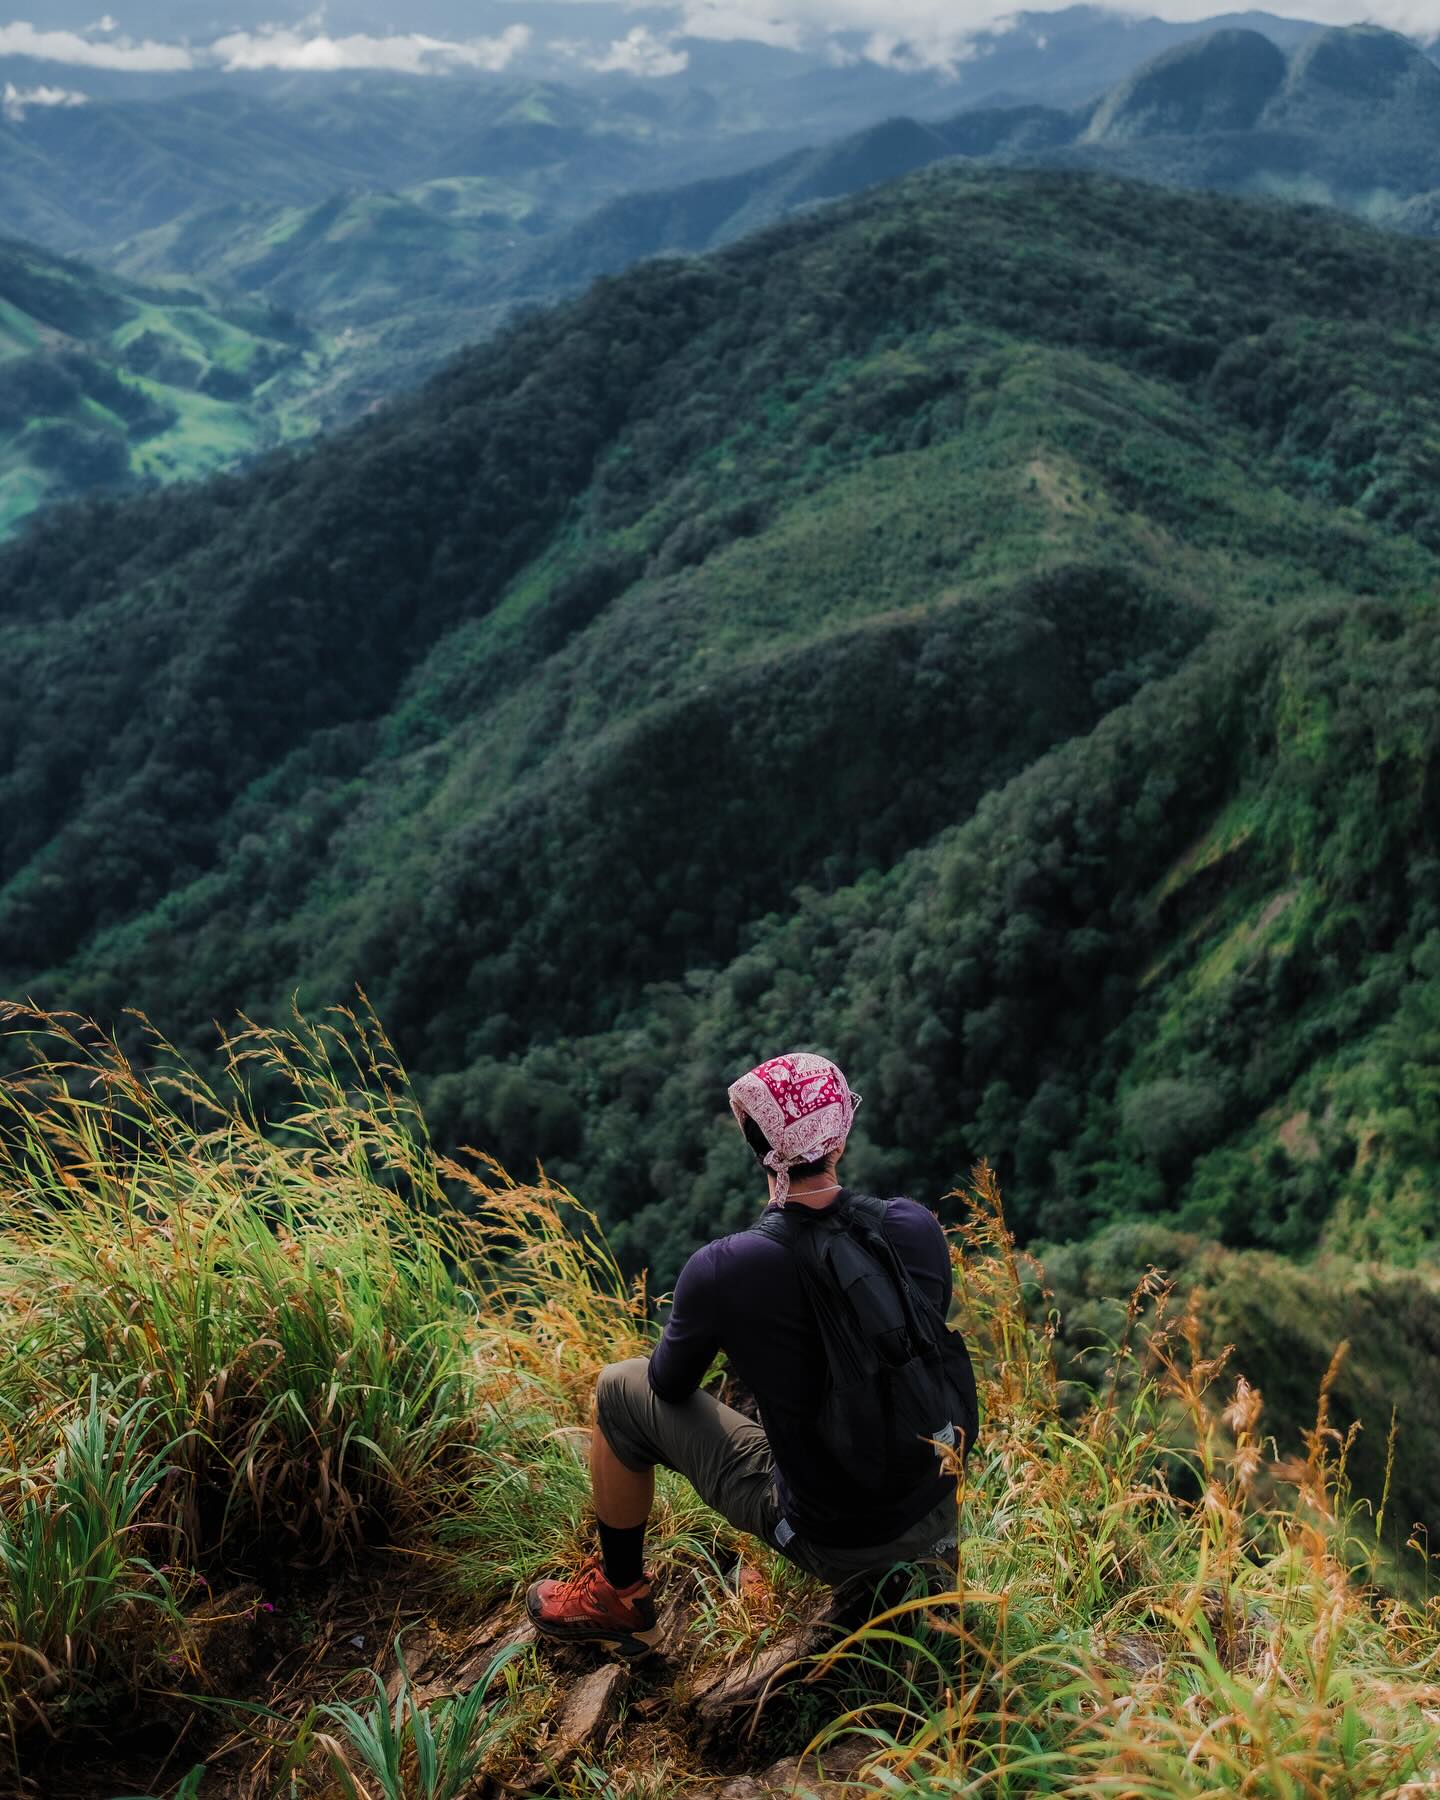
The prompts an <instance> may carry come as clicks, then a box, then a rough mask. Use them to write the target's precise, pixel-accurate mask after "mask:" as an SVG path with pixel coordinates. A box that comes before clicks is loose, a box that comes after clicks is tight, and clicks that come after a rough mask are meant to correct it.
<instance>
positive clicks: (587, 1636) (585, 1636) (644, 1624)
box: [525, 1562, 660, 1659]
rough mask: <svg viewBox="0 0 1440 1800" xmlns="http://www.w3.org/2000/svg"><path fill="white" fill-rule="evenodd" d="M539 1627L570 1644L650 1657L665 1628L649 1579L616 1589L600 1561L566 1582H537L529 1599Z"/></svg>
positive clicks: (549, 1635) (643, 1576)
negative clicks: (659, 1620)
mask: <svg viewBox="0 0 1440 1800" xmlns="http://www.w3.org/2000/svg"><path fill="white" fill-rule="evenodd" d="M525 1610H526V1611H527V1612H528V1613H529V1614H530V1617H531V1619H532V1620H533V1622H534V1625H535V1629H536V1630H537V1631H538V1632H541V1633H542V1634H543V1635H544V1636H545V1637H548V1638H555V1639H557V1640H558V1641H559V1642H561V1643H566V1644H601V1645H604V1646H605V1647H606V1648H607V1649H611V1650H616V1651H618V1652H619V1653H620V1655H621V1656H624V1657H629V1658H632V1659H633V1658H635V1657H640V1656H647V1655H648V1654H649V1653H650V1651H652V1650H653V1649H654V1648H655V1641H656V1639H657V1638H658V1637H659V1635H660V1628H659V1626H658V1625H657V1624H656V1623H655V1602H654V1600H653V1599H652V1598H651V1592H650V1577H649V1576H648V1575H642V1576H641V1577H640V1579H639V1581H637V1582H635V1583H633V1584H632V1585H631V1586H630V1587H627V1588H617V1587H612V1586H611V1584H610V1583H609V1582H608V1581H607V1580H606V1579H605V1571H604V1569H602V1568H601V1566H600V1564H599V1563H598V1562H590V1563H586V1564H585V1566H584V1568H583V1569H581V1570H579V1571H578V1572H577V1573H576V1574H574V1575H571V1576H568V1577H567V1578H566V1579H565V1580H563V1581H537V1582H536V1583H535V1584H534V1586H533V1587H532V1588H531V1589H530V1592H529V1593H528V1594H527V1595H526V1596H525Z"/></svg>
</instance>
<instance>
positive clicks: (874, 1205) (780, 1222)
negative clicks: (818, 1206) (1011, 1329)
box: [751, 1194, 980, 1495]
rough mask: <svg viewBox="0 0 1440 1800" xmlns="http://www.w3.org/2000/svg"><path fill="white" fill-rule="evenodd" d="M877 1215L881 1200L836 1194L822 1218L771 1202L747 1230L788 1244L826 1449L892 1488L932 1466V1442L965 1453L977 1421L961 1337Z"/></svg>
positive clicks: (853, 1473)
mask: <svg viewBox="0 0 1440 1800" xmlns="http://www.w3.org/2000/svg"><path fill="white" fill-rule="evenodd" d="M884 1221H885V1202H884V1201H883V1200H876V1199H871V1198H869V1197H868V1196H864V1195H858V1194H843V1195H842V1196H841V1198H840V1202H839V1204H838V1206H837V1207H836V1208H835V1210H834V1212H832V1213H827V1214H826V1215H825V1216H823V1217H820V1216H818V1215H815V1214H811V1215H809V1216H808V1217H807V1216H805V1215H803V1214H800V1213H796V1212H783V1211H779V1210H772V1211H770V1212H767V1213H765V1214H764V1216H763V1217H762V1218H760V1219H759V1220H757V1222H756V1223H755V1225H754V1226H752V1227H751V1229H752V1230H754V1231H758V1232H759V1233H760V1234H761V1236H762V1237H768V1238H773V1239H774V1241H775V1242H776V1243H777V1244H784V1245H785V1246H786V1248H787V1249H789V1250H790V1251H792V1252H793V1253H794V1256H795V1259H796V1261H797V1263H798V1264H799V1270H800V1279H801V1283H802V1285H803V1287H804V1289H805V1294H806V1297H807V1299H808V1300H809V1301H810V1304H811V1306H812V1307H813V1308H814V1311H815V1322H816V1324H817V1326H818V1327H819V1330H820V1337H821V1341H822V1343H823V1344H824V1347H825V1360H826V1364H827V1371H828V1373H827V1380H826V1386H825V1393H824V1397H823V1398H822V1400H821V1404H820V1411H819V1414H818V1416H817V1419H816V1425H817V1427H818V1430H819V1433H820V1437H821V1439H822V1441H823V1442H824V1444H825V1447H826V1448H827V1449H828V1450H829V1451H830V1453H831V1454H832V1455H833V1456H834V1458H835V1460H836V1462H837V1463H838V1464H839V1465H840V1467H841V1469H842V1470H843V1471H844V1473H845V1474H846V1475H847V1476H848V1477H849V1478H850V1479H851V1480H852V1481H853V1482H854V1483H855V1484H856V1486H857V1487H859V1488H862V1489H864V1490H865V1491H866V1492H868V1493H874V1494H887V1495H893V1494H898V1493H902V1492H906V1491H908V1490H910V1489H913V1488H917V1487H920V1486H921V1485H922V1484H923V1483H924V1482H926V1481H927V1480H930V1479H931V1478H932V1477H934V1476H935V1475H936V1474H938V1473H939V1460H938V1459H939V1455H940V1453H939V1451H937V1450H936V1448H935V1445H936V1444H945V1445H948V1446H951V1447H954V1448H956V1449H958V1451H959V1453H960V1455H961V1457H962V1459H963V1458H966V1457H968V1456H969V1454H970V1451H971V1450H972V1449H973V1447H974V1444H975V1434H976V1430H977V1428H978V1426H979V1423H980V1419H979V1407H978V1404H977V1401H976V1397H975V1371H974V1370H973V1369H972V1368H971V1366H970V1353H969V1351H968V1350H967V1349H966V1348H965V1340H964V1338H962V1337H961V1335H960V1333H959V1332H958V1331H952V1330H950V1328H949V1327H948V1326H947V1325H946V1323H945V1321H944V1319H943V1318H942V1317H941V1315H940V1313H939V1311H938V1310H937V1309H936V1308H935V1307H934V1306H933V1305H932V1304H931V1303H930V1301H929V1300H928V1299H926V1297H925V1296H924V1295H923V1294H922V1293H920V1292H919V1290H918V1289H917V1288H916V1287H915V1285H914V1284H913V1283H912V1281H911V1280H910V1277H909V1275H908V1274H907V1273H906V1270H905V1265H904V1264H903V1263H902V1262H901V1261H900V1258H899V1257H898V1256H897V1255H896V1253H895V1247H894V1245H893V1244H892V1243H891V1242H890V1240H889V1238H887V1237H886V1235H885V1232H884V1229H883V1226H884Z"/></svg>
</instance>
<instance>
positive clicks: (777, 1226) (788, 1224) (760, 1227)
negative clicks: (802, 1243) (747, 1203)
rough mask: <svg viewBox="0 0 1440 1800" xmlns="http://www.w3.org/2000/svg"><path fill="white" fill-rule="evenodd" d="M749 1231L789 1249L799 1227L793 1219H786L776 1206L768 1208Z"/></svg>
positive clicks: (792, 1244)
mask: <svg viewBox="0 0 1440 1800" xmlns="http://www.w3.org/2000/svg"><path fill="white" fill-rule="evenodd" d="M750 1229H751V1231H753V1232H756V1233H758V1235H759V1236H761V1237H767V1238H771V1239H773V1241H774V1242H775V1243H777V1244H784V1245H785V1246H786V1247H787V1248H791V1247H793V1246H794V1243H795V1234H796V1232H797V1231H798V1230H799V1226H798V1224H797V1223H796V1221H795V1220H794V1219H791V1218H788V1217H787V1216H786V1215H785V1214H784V1213H783V1212H782V1211H781V1210H780V1208H779V1207H778V1206H770V1207H767V1208H766V1209H765V1211H764V1212H763V1213H761V1215H760V1217H759V1218H758V1219H757V1220H756V1221H755V1223H754V1224H753V1225H752V1226H751V1227H750Z"/></svg>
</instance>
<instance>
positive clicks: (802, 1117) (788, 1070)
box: [729, 1053, 860, 1206]
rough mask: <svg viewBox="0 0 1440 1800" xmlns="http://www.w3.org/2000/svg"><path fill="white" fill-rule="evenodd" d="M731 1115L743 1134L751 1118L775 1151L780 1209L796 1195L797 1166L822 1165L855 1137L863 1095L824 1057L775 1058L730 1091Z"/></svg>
mask: <svg viewBox="0 0 1440 1800" xmlns="http://www.w3.org/2000/svg"><path fill="white" fill-rule="evenodd" d="M729 1093H730V1110H731V1112H733V1113H734V1115H735V1123H736V1124H737V1125H739V1126H740V1128H741V1129H742V1130H743V1129H744V1126H745V1120H746V1117H747V1116H748V1117H749V1118H752V1119H753V1120H754V1121H755V1123H756V1124H757V1125H758V1126H759V1127H760V1129H761V1131H762V1132H764V1134H765V1141H766V1142H767V1143H768V1144H769V1146H770V1148H769V1150H768V1151H767V1152H766V1156H765V1167H766V1168H767V1169H769V1170H771V1171H772V1172H773V1173H774V1176H775V1204H776V1205H777V1206H783V1205H784V1204H785V1201H786V1198H787V1197H788V1195H789V1193H790V1170H791V1169H792V1168H793V1167H794V1165H795V1164H796V1163H802V1162H820V1161H822V1160H823V1158H825V1157H826V1156H828V1155H829V1154H830V1152H831V1151H832V1150H838V1149H839V1148H840V1146H841V1145H842V1144H843V1143H844V1142H845V1140H846V1138H847V1137H848V1136H849V1135H850V1122H851V1120H852V1119H853V1118H854V1117H855V1108H856V1107H857V1106H858V1105H859V1104H860V1096H859V1095H858V1094H852V1093H851V1091H850V1088H849V1085H848V1084H847V1082H846V1080H845V1077H844V1076H843V1075H842V1074H841V1073H840V1071H839V1070H838V1069H837V1068H836V1067H835V1065H834V1063H832V1062H829V1061H828V1060H827V1059H826V1058H825V1057H823V1056H811V1055H808V1054H805V1053H797V1054H796V1055H794V1056H774V1057H772V1058H771V1059H770V1061H769V1062H763V1063H761V1064H760V1066H759V1067H758V1068H755V1069H751V1071H750V1073H749V1074H748V1075H742V1076H741V1077H740V1079H739V1080H738V1081H736V1082H733V1083H732V1084H731V1086H730V1090H729Z"/></svg>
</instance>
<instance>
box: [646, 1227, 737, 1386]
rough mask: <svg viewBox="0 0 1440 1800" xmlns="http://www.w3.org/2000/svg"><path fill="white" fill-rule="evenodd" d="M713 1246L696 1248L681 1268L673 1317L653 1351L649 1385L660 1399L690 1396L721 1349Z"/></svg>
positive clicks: (671, 1306) (671, 1315)
mask: <svg viewBox="0 0 1440 1800" xmlns="http://www.w3.org/2000/svg"><path fill="white" fill-rule="evenodd" d="M714 1293H715V1279H714V1268H713V1253H712V1246H710V1245H708V1244H707V1245H706V1246H705V1248H704V1249H702V1250H697V1251H696V1252H695V1254H694V1255H693V1256H692V1257H691V1258H690V1260H689V1262H687V1263H686V1265H685V1267H684V1268H683V1269H682V1270H681V1271H680V1279H679V1280H678V1281H677V1282H676V1283H675V1294H674V1298H673V1300H672V1302H671V1305H670V1317H669V1318H668V1319H667V1320H666V1321H665V1330H664V1332H663V1333H662V1334H661V1337H660V1342H659V1343H658V1344H657V1345H656V1346H655V1348H654V1350H653V1351H652V1352H651V1354H650V1386H651V1388H652V1389H653V1390H654V1392H655V1394H656V1395H657V1396H658V1397H659V1398H660V1399H661V1400H671V1401H680V1400H688V1399H689V1398H690V1396H691V1394H693V1393H694V1392H695V1390H696V1388H698V1387H699V1385H700V1383H701V1382H702V1381H703V1380H704V1379H705V1376H706V1373H707V1371H708V1370H709V1367H710V1365H711V1363H712V1362H714V1360H715V1357H716V1354H717V1352H718V1351H719V1349H720V1335H719V1332H718V1331H717V1330H716V1326H715V1305H714Z"/></svg>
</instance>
